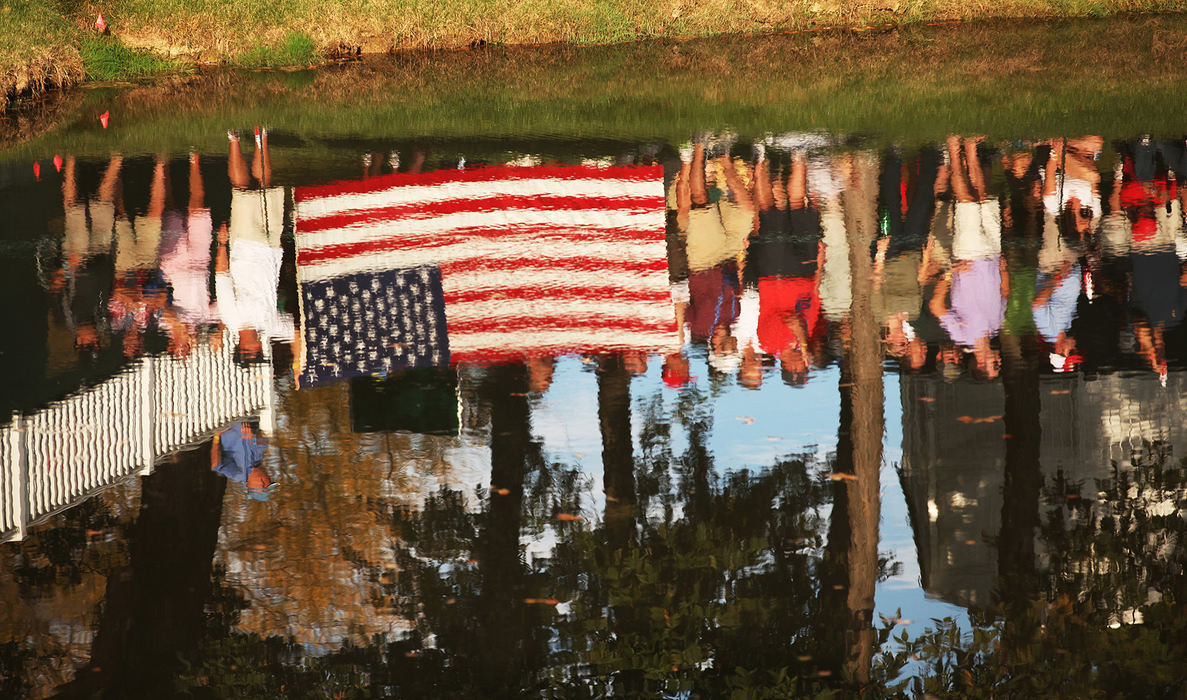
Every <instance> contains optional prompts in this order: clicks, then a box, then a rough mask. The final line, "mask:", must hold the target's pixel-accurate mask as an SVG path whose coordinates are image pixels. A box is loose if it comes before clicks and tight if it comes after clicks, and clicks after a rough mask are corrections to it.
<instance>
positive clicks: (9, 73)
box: [0, 0, 82, 109]
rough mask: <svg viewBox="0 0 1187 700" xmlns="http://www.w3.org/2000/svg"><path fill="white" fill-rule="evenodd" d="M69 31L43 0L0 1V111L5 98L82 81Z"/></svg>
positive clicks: (66, 24) (71, 30) (78, 62)
mask: <svg viewBox="0 0 1187 700" xmlns="http://www.w3.org/2000/svg"><path fill="white" fill-rule="evenodd" d="M72 37H73V28H72V27H71V26H70V23H69V22H68V21H66V20H65V19H63V18H62V16H61V14H60V13H58V12H57V11H56V10H55V8H54V7H53V6H52V5H51V4H50V3H48V2H46V1H45V0H0V109H2V108H3V107H4V105H5V103H6V101H7V100H6V98H7V96H8V95H9V94H14V93H24V92H30V93H38V92H40V91H41V90H42V89H44V88H45V87H46V86H48V85H61V84H68V83H71V82H74V81H76V80H78V79H80V78H81V77H82V61H81V60H80V58H79V56H78V51H77V50H76V49H75V48H74V46H73V43H72Z"/></svg>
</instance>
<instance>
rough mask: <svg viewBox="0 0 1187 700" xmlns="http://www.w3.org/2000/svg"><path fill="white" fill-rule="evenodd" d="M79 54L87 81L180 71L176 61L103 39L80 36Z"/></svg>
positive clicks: (102, 37) (135, 77) (131, 78)
mask: <svg viewBox="0 0 1187 700" xmlns="http://www.w3.org/2000/svg"><path fill="white" fill-rule="evenodd" d="M79 52H80V53H81V54H82V64H83V70H84V71H85V72H86V77H87V80H97V81H100V82H103V81H112V80H138V79H141V78H147V77H150V76H154V75H160V74H162V73H176V72H181V71H182V70H183V69H182V66H181V64H180V63H178V62H176V61H173V60H170V59H167V58H161V57H160V56H156V55H153V54H152V53H149V52H148V51H136V50H134V49H130V48H128V47H127V46H124V45H123V44H121V43H120V42H119V40H118V39H114V38H112V37H107V36H87V37H84V38H83V40H82V44H81V45H80V46H79Z"/></svg>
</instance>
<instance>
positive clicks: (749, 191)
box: [47, 130, 1187, 388]
mask: <svg viewBox="0 0 1187 700" xmlns="http://www.w3.org/2000/svg"><path fill="white" fill-rule="evenodd" d="M228 141H229V142H228V153H227V159H226V169H225V176H226V179H225V180H224V179H223V171H222V168H221V167H209V166H208V164H206V163H204V162H203V161H202V160H201V159H200V158H199V157H198V156H197V155H191V156H190V157H189V159H188V163H180V164H179V163H173V162H170V161H169V159H167V158H165V157H157V158H156V159H155V160H153V161H152V162H151V164H150V163H146V162H133V161H127V162H125V160H124V159H122V158H121V157H119V156H113V157H112V158H111V159H110V160H109V161H108V162H107V163H106V164H105V165H101V166H100V167H98V168H97V170H95V171H94V172H86V173H85V177H84V176H83V174H84V173H82V170H83V169H82V167H81V166H79V165H78V164H76V163H75V161H74V159H72V158H67V159H65V161H64V163H63V171H62V172H63V180H62V194H63V205H64V229H65V231H64V236H63V239H62V244H61V253H60V256H59V260H60V264H58V265H55V266H53V269H52V271H51V272H50V274H49V275H48V277H47V281H48V286H49V288H50V290H51V292H52V294H53V295H54V297H55V303H54V305H53V315H54V318H53V321H54V324H55V326H56V327H58V328H59V329H60V331H61V332H60V333H59V335H61V336H63V337H65V336H71V337H72V339H73V348H74V351H75V353H76V354H77V355H78V356H81V357H84V358H85V357H89V356H94V355H97V354H99V353H101V352H104V351H106V348H108V347H111V348H119V351H120V353H121V354H122V355H123V356H125V357H134V356H136V355H138V354H140V353H142V352H145V351H165V352H168V353H170V354H172V355H174V356H177V357H184V356H186V355H187V354H189V353H190V352H191V350H192V348H193V347H194V346H195V344H198V343H209V344H218V343H221V342H222V339H223V338H224V336H225V337H227V338H228V339H230V341H231V342H233V343H234V347H235V356H236V358H237V359H238V360H239V361H240V362H242V363H251V362H259V361H263V360H264V359H265V358H266V357H267V356H268V354H269V353H268V348H269V347H270V344H271V343H272V342H275V341H281V342H284V341H289V340H291V339H293V338H294V328H293V325H294V324H293V321H292V318H291V317H290V316H289V315H288V314H286V313H283V312H282V311H280V310H279V309H280V306H279V294H278V284H279V280H280V276H281V268H282V263H283V260H284V254H283V250H282V247H281V231H282V229H283V227H284V223H285V211H286V207H287V206H288V201H287V200H288V197H287V193H286V191H285V189H283V188H281V187H278V186H276V185H275V184H274V183H273V182H272V177H273V176H272V164H271V159H270V155H269V150H268V135H267V133H266V132H265V131H262V130H256V131H255V132H254V134H252V136H251V137H248V136H244V138H243V142H244V143H243V145H241V139H240V136H239V134H238V133H236V132H230V133H228ZM249 143H250V145H251V146H252V149H251V153H250V156H248V155H246V154H245V152H246V150H247V149H246V146H247V145H248V144H249ZM424 162H425V157H424V154H423V153H420V152H416V153H413V154H412V156H411V159H410V160H409V162H408V163H406V164H403V166H401V164H400V163H399V161H398V159H397V158H396V157H395V156H392V157H385V156H384V154H382V153H377V154H372V155H371V156H370V157H369V158H368V159H366V164H367V172H366V175H367V176H373V175H379V174H382V173H383V172H384V171H385V168H387V169H394V168H396V167H405V168H406V169H410V171H419V170H420V169H421V168H422V167H423V165H424ZM92 170H94V169H92ZM137 170H138V173H139V175H138V176H139V179H140V182H137V185H139V184H140V183H141V182H146V183H147V187H146V188H144V189H146V190H147V192H148V197H147V199H146V200H145V199H140V200H137V199H136V198H135V197H132V196H128V193H126V192H125V189H126V188H125V185H126V183H127V182H128V178H129V173H130V172H132V171H137ZM1185 170H1187V148H1185V147H1184V144H1183V143H1182V142H1169V141H1158V140H1154V139H1150V138H1142V139H1138V140H1135V141H1131V142H1126V143H1119V144H1116V145H1115V147H1114V148H1112V149H1108V151H1107V152H1106V144H1105V143H1104V142H1103V140H1102V139H1100V138H1099V137H1092V136H1087V137H1081V138H1067V139H1064V138H1059V139H1051V140H1047V141H1042V142H1033V143H1018V142H1015V143H1009V144H992V143H989V142H987V141H986V140H985V139H983V138H978V137H959V136H952V137H950V138H948V139H947V140H946V141H945V142H943V143H938V144H932V145H928V146H924V147H921V148H917V149H903V148H900V147H890V148H887V149H885V150H884V151H883V152H881V153H874V152H871V151H868V150H867V151H862V150H853V149H845V148H842V147H840V146H839V145H838V144H836V143H834V142H833V140H831V139H829V138H826V137H823V136H820V135H817V134H782V135H777V136H771V137H767V138H766V139H764V140H763V141H762V142H759V143H750V144H746V143H742V142H740V141H739V140H738V139H737V137H735V136H733V135H731V134H717V135H713V134H705V135H701V136H698V137H697V138H695V139H693V140H692V141H691V142H690V143H689V144H687V145H686V146H684V147H683V148H681V149H679V160H678V161H677V160H676V158H675V157H673V159H672V164H671V167H669V168H668V170H667V174H668V175H667V178H666V179H667V193H666V194H667V197H666V201H667V209H668V212H667V213H668V215H667V221H668V229H669V230H668V267H669V273H670V280H671V285H672V299H673V302H674V305H675V315H676V320H677V325H678V327H679V328H680V331H681V336H682V339H683V342H684V343H685V346H684V350H682V351H680V352H672V353H671V354H669V355H668V356H667V357H666V358H665V359H664V378H665V381H667V382H668V383H669V384H671V385H674V386H679V385H682V384H684V383H686V382H688V381H690V379H691V377H692V376H693V375H694V374H695V372H694V370H693V369H692V366H691V363H692V360H691V358H692V357H693V356H695V355H696V354H697V353H693V354H691V355H690V353H689V352H688V350H690V349H696V348H701V349H703V352H704V354H705V355H706V357H707V363H708V369H709V371H710V372H712V373H715V374H718V375H728V376H736V379H737V381H738V383H739V384H741V385H743V386H746V387H748V388H758V387H759V386H761V385H762V383H763V382H764V378H765V377H766V376H767V374H768V370H771V371H774V369H775V368H777V369H778V371H779V373H780V375H781V376H782V378H783V380H784V381H785V382H787V383H789V384H792V385H799V384H802V383H803V382H805V381H806V380H807V379H808V377H809V375H810V374H811V372H812V371H813V370H814V369H815V368H820V367H822V366H824V365H826V364H828V363H829V362H831V361H833V360H834V359H836V358H837V357H838V356H839V355H840V354H841V353H843V352H844V349H845V347H846V342H845V341H846V338H847V337H848V333H849V322H850V312H851V307H852V305H853V304H854V303H855V301H861V302H862V303H868V304H869V308H870V309H871V311H872V313H873V314H874V315H875V317H876V318H877V319H878V320H879V322H880V323H881V326H882V339H883V348H884V350H885V354H886V357H887V359H888V360H890V361H892V362H895V363H897V364H898V365H899V366H900V367H902V368H903V369H904V370H907V371H919V370H922V369H925V368H927V369H931V368H937V369H939V370H940V371H942V372H943V373H944V374H945V375H946V376H950V377H951V376H957V375H959V374H960V373H962V372H968V373H971V374H972V375H973V376H976V377H979V378H983V379H992V378H994V377H996V376H997V375H998V374H999V372H1000V371H1001V366H1002V354H1003V352H1005V350H1003V348H1004V347H1006V346H1009V348H1016V347H1018V346H1019V343H1023V344H1026V345H1027V346H1028V347H1030V348H1032V349H1037V351H1038V352H1041V353H1043V356H1044V357H1045V358H1049V364H1050V366H1051V368H1052V370H1054V371H1060V372H1062V371H1069V370H1072V369H1074V368H1076V367H1078V366H1081V365H1088V366H1091V367H1098V366H1111V365H1115V364H1117V363H1118V362H1121V361H1124V358H1125V357H1138V358H1140V359H1141V362H1142V363H1144V365H1145V366H1147V367H1149V368H1150V369H1152V370H1154V371H1156V372H1158V373H1160V374H1163V375H1164V374H1165V373H1166V371H1167V364H1168V361H1170V360H1169V359H1168V357H1169V356H1173V355H1174V348H1175V347H1177V345H1176V342H1177V340H1176V339H1177V337H1178V335H1177V329H1178V328H1179V327H1180V326H1181V320H1182V316H1183V314H1184V313H1187V291H1185V290H1184V287H1187V272H1185V271H1184V270H1185V268H1184V266H1183V263H1182V262H1181V261H1182V260H1183V259H1184V258H1187V236H1185V235H1184V222H1183V203H1182V202H1183V199H1184V197H1187V195H1185V194H1184V193H1183V192H1182V191H1181V190H1180V189H1179V187H1178V182H1177V180H1178V177H1179V174H1180V173H1182V172H1184V171H1185ZM212 178H213V180H212ZM133 179H134V180H135V177H133ZM175 180H180V181H184V184H182V183H181V182H175ZM83 183H85V185H84V184H83ZM227 190H229V191H230V193H231V196H230V202H229V207H228V206H226V204H227V202H226V201H225V198H223V197H219V196H218V195H217V194H216V195H215V196H213V197H212V196H211V193H216V192H225V191H227ZM182 199H184V203H180V202H178V201H175V200H182ZM212 199H214V200H217V203H216V205H215V206H213V207H212V205H211V201H210V200H212ZM220 207H221V209H220ZM859 229H862V230H867V231H873V232H875V234H874V236H873V238H874V241H875V242H874V244H873V245H871V246H869V250H868V251H866V250H860V251H858V250H855V249H853V244H852V241H853V240H855V238H854V236H853V235H852V234H853V232H854V231H855V230H859ZM863 247H864V244H863ZM855 255H868V256H869V262H870V268H871V269H872V277H873V279H872V287H871V288H872V292H871V293H870V295H869V297H870V298H869V299H863V300H855V299H854V298H853V295H854V291H853V290H854V289H855V288H856V287H855V285H854V279H853V274H852V269H855V268H853V262H854V260H858V259H859V258H855V257H854V256H855ZM862 265H863V269H864V265H865V263H864V262H863V263H862ZM1005 338H1008V339H1009V342H1003V339H1005ZM1168 347H1169V348H1170V349H1169V350H1168ZM698 352H700V350H698ZM1010 352H1013V350H1010ZM635 360H636V362H635V364H638V365H639V366H640V367H645V365H646V358H642V357H640V358H635ZM536 365H538V366H536ZM534 366H535V374H534V376H537V377H538V381H537V383H538V384H540V385H541V386H545V387H546V386H547V383H548V372H547V369H548V368H549V367H551V361H550V358H537V360H534Z"/></svg>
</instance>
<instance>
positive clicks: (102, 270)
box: [59, 156, 123, 352]
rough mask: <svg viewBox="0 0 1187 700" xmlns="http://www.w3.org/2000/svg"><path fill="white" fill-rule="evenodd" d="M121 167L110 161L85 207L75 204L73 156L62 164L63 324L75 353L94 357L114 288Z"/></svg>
mask: <svg viewBox="0 0 1187 700" xmlns="http://www.w3.org/2000/svg"><path fill="white" fill-rule="evenodd" d="M122 162H123V161H122V159H121V158H120V157H119V156H113V157H112V158H111V160H110V161H109V162H108V164H107V168H106V170H105V171H104V173H103V177H102V180H101V181H100V182H99V188H98V192H97V193H96V196H95V197H94V198H91V199H90V200H89V201H88V202H87V203H86V204H85V205H84V204H83V203H81V202H79V192H78V184H77V180H76V177H75V160H74V157H73V156H67V157H66V160H65V163H64V165H63V181H62V204H63V210H64V211H65V232H64V234H65V235H64V238H63V241H62V257H63V265H62V272H61V276H60V281H59V284H60V289H61V292H62V295H63V304H62V310H63V315H64V318H63V321H64V322H65V325H66V326H67V327H69V328H70V329H71V330H72V331H73V333H74V347H75V349H76V350H77V351H79V352H95V351H97V350H98V349H99V345H100V331H99V325H100V323H101V322H102V319H103V318H104V317H105V315H106V314H104V313H103V311H104V310H105V309H106V306H107V302H108V297H109V296H110V294H111V286H112V261H111V257H110V252H111V234H112V228H113V226H114V216H115V213H114V212H115V204H114V199H115V192H116V188H117V185H118V183H119V174H120V168H121V165H122ZM88 214H89V221H90V223H89V225H88Z"/></svg>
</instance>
